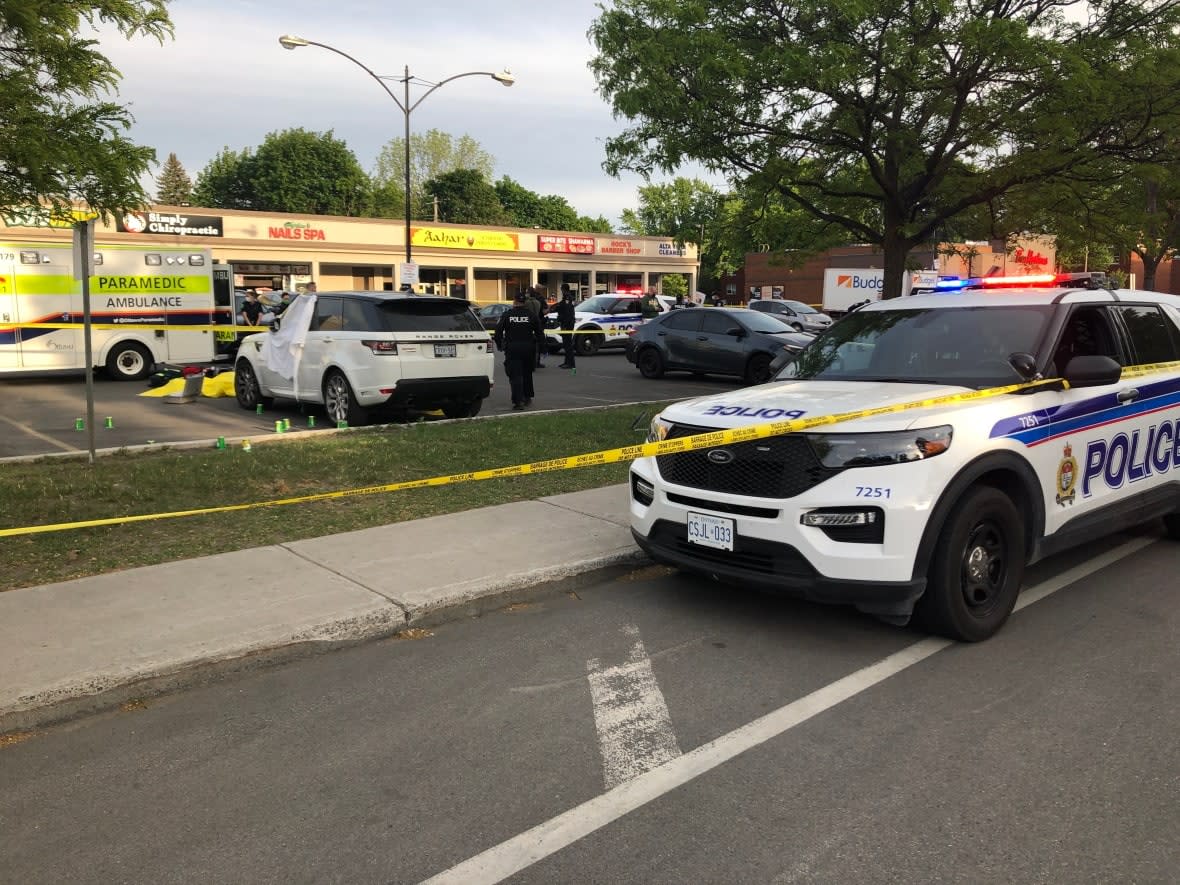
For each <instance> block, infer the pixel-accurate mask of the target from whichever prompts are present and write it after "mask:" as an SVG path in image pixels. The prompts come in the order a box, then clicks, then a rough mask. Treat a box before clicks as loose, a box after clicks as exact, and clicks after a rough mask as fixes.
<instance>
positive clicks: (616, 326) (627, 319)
mask: <svg viewBox="0 0 1180 885" xmlns="http://www.w3.org/2000/svg"><path fill="white" fill-rule="evenodd" d="M640 300H641V296H639V295H622V294H619V293H617V292H616V293H613V294H609V295H595V296H594V297H592V298H587V299H586V300H585V301H582V302H580V303H579V304H578V305H577V306H576V307H575V308H574V349H575V350H576V351H577V352H578V355H579V356H591V355H592V354H595V353H598V351H599V350H601V349H602V348H604V347H625V346H626V344H627V336H628V333H629V332H630V331H631V330H632V329H634V328H636V327H638V326H639V325H640V324H642V323H643V313H642V312H641V310H640V307H639V302H640ZM656 301H658V302H659V305H660V311H661V316H663V315H664V314H666V313H667V312H668V311H670V310H672V305H673V304H675V302H676V299H675V298H673V297H672V296H670V295H657V296H656ZM560 329H561V326H560V323H559V322H558V320H557V315H556V314H555V313H554V312H553V311H552V310H551V311H550V312H549V315H548V316H547V317H546V319H545V338H546V340H547V341H548V342H549V348H550V349H551V350H557V349H558V348H560V347H561V346H562V344H561V330H560Z"/></svg>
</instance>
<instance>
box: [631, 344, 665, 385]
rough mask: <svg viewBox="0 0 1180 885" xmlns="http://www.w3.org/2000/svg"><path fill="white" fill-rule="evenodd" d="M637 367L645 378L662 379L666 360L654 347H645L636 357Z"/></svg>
mask: <svg viewBox="0 0 1180 885" xmlns="http://www.w3.org/2000/svg"><path fill="white" fill-rule="evenodd" d="M635 365H636V366H638V367H639V374H640V375H642V376H643V377H644V378H661V377H663V374H664V358H663V357H662V356H660V352H659V351H658V350H656V349H655V348H654V347H645V348H643V350H641V351H639V355H638V356H636V357H635Z"/></svg>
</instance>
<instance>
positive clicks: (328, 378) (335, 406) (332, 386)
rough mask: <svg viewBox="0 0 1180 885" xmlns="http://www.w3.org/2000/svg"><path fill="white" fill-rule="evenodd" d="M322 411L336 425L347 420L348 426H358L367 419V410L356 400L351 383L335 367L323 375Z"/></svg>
mask: <svg viewBox="0 0 1180 885" xmlns="http://www.w3.org/2000/svg"><path fill="white" fill-rule="evenodd" d="M324 411H325V412H327V413H328V417H329V418H330V419H331V420H332V423H333V424H335V425H337V426H339V424H340V422H341V421H347V422H348V426H349V427H359V426H360V425H362V424H364V423H365V422H366V421H367V420H368V419H369V414H368V412H367V411H366V410H365V409H364V408H363V407H362V406H361V404H360V403H358V402H357V401H356V394H354V393H353V392H352V385H351V384H349V383H348V379H347V378H345V377H344V374H343V373H342V372H339V371H337V370H336V369H333V370H332V371H330V372H329V373H328V374H327V375H325V376H324Z"/></svg>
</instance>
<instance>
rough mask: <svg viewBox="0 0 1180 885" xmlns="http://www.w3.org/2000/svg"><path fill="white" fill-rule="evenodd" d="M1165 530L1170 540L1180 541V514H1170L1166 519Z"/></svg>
mask: <svg viewBox="0 0 1180 885" xmlns="http://www.w3.org/2000/svg"><path fill="white" fill-rule="evenodd" d="M1164 529H1165V530H1166V531H1167V533H1168V537H1169V538H1174V539H1175V540H1177V541H1180V513H1170V514H1168V515H1167V516H1165V517H1164Z"/></svg>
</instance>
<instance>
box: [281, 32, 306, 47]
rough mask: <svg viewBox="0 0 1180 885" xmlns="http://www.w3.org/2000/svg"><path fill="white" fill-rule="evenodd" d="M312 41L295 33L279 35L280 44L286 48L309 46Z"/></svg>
mask: <svg viewBox="0 0 1180 885" xmlns="http://www.w3.org/2000/svg"><path fill="white" fill-rule="evenodd" d="M309 44H310V41H308V40H304V39H303V38H302V37H296V36H295V35H294V34H283V36H281V37H279V45H280V46H282V47H283V48H284V49H298V48H299V47H300V46H307V45H309Z"/></svg>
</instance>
